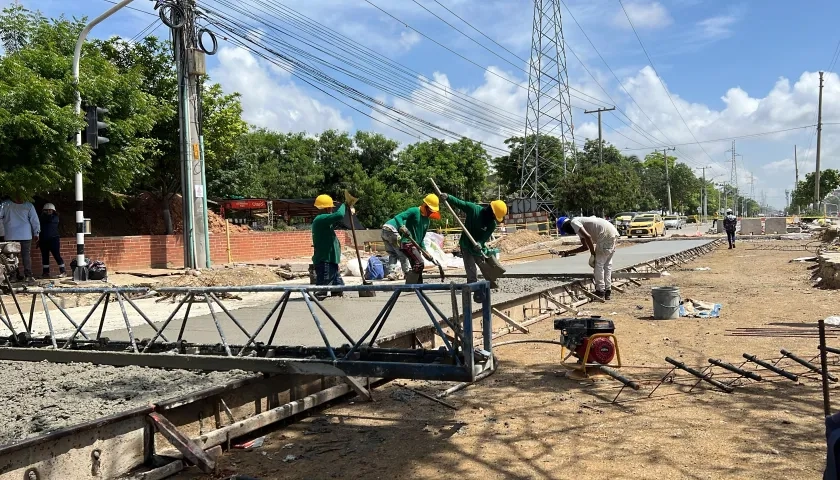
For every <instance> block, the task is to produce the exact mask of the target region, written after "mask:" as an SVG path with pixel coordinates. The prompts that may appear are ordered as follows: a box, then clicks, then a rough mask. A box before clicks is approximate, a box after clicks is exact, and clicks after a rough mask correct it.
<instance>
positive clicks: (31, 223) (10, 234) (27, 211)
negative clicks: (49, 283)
mask: <svg viewBox="0 0 840 480" xmlns="http://www.w3.org/2000/svg"><path fill="white" fill-rule="evenodd" d="M0 222H3V230H4V233H5V238H6V241H7V242H18V243H20V257H21V261H22V263H23V275H21V274H20V272H18V273H17V280H18V281H20V280H24V279H25V280H26V282H27V283H28V284H30V285H34V284H35V278H34V277H33V276H32V244H33V243H34V244H35V245H37V244H38V236H39V235H40V234H41V222H40V221H38V212H37V211H36V210H35V206H33V205H32V204H31V203H29V202H27V201H24V199H23V196H21V195H19V194H18V195H16V196H15V198H14V199H12V200H10V201H6V202H3V204H2V206H0Z"/></svg>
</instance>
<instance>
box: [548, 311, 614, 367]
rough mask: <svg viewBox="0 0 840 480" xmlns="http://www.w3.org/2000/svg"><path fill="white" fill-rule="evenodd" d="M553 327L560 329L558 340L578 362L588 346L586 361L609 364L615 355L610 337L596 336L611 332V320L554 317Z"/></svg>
mask: <svg viewBox="0 0 840 480" xmlns="http://www.w3.org/2000/svg"><path fill="white" fill-rule="evenodd" d="M554 329H555V330H560V342H562V343H563V345H564V346H565V347H566V348H568V349H569V351H571V352H572V354H573V355H574V356H575V357H577V359H578V363H582V362H583V358H584V356H585V355H586V349H587V347H588V348H589V356H588V357H587V359H586V360H587V363H599V364H601V365H607V364H609V363H610V362H611V361H612V360H613V358H614V357H615V352H616V345H615V344H614V343H613V340H612V338H611V337H596V338H593V339H591V341H590V337H592V336H593V335H596V334H613V333H615V325H614V324H613V321H612V320H607V319H604V318H601V317H594V316H593V317H590V318H556V319H554Z"/></svg>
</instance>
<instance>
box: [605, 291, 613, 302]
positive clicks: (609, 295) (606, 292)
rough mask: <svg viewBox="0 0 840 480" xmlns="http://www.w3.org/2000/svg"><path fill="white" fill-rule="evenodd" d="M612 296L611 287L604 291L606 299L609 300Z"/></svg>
mask: <svg viewBox="0 0 840 480" xmlns="http://www.w3.org/2000/svg"><path fill="white" fill-rule="evenodd" d="M611 296H612V290H610V289H609V288H608V289H606V290H605V291H604V300H609V299H610V297H611Z"/></svg>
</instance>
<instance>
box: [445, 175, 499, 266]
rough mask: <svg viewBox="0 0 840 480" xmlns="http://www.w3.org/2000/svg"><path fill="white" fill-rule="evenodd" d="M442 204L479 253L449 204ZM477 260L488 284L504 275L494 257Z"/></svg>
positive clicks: (479, 249)
mask: <svg viewBox="0 0 840 480" xmlns="http://www.w3.org/2000/svg"><path fill="white" fill-rule="evenodd" d="M429 181H431V182H432V187H434V189H435V193H437V194H438V195H439V196H440V195H442V193H441V192H440V188H438V186H437V184H436V183H435V179H433V178H430V179H429ZM443 203H445V204H446V208H448V209H449V213H451V214H452V216H453V217H455V220H456V221H457V222H458V225H460V226H461V230H463V232H464V235H466V236H467V239H469V241H470V244H471V245H472V246H473V248H475V249H476V250H477V251H479V252H481V248H479V246H478V242H476V241H475V239H474V238H473V236H472V235H471V234H470V232H468V231H467V227H465V226H464V222H462V221H461V219H460V218H458V215H456V214H455V210H453V209H452V206H451V205H449V202H447V201H444V202H443ZM478 260H479V261H478V262H476V265H478V268H479V269H481V274H482V275H483V276H484V278H485V279H487V281H489V282H490V283H495V282H496V280H497V279H499V278H501V277H502V276H503V275H504V274H505V271H506V270H505V267H503V266H502V265H501V264H500V263H499V260H498V259H497V258H496V257H492V256H487V255H485V254H484V253H481V257H480V258H479V259H478Z"/></svg>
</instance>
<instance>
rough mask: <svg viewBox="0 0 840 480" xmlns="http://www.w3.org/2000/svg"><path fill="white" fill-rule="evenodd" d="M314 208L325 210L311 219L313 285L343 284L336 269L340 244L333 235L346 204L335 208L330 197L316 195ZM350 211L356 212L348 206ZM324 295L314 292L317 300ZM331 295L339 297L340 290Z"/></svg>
mask: <svg viewBox="0 0 840 480" xmlns="http://www.w3.org/2000/svg"><path fill="white" fill-rule="evenodd" d="M315 208H317V209H318V210H321V211H325V213H322V214H320V215H318V216H317V217H315V219H314V220H312V246H313V247H314V249H315V253H314V254H313V255H312V263H313V264H314V265H315V277H316V280H315V285H344V280H343V279H342V278H341V273H340V272H339V271H338V262H339V260H340V258H341V244H340V243H338V237H336V236H335V228H336V227H337V226H339V225H340V224H341V222H342V220H344V214H345V211H346V206H345V205H344V204H341V205H340V206H339V207H338V208H335V204H334V202H333V199H332V197H330V196H329V195H318V198H316V199H315ZM350 212H351V214H355V213H356V212H355V209H353V208H350ZM326 296H327V293H326V292H319V293H316V294H315V297H316V298H318V299H319V300H323V299H324V298H326ZM333 296H338V297H340V296H342V292H333Z"/></svg>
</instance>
